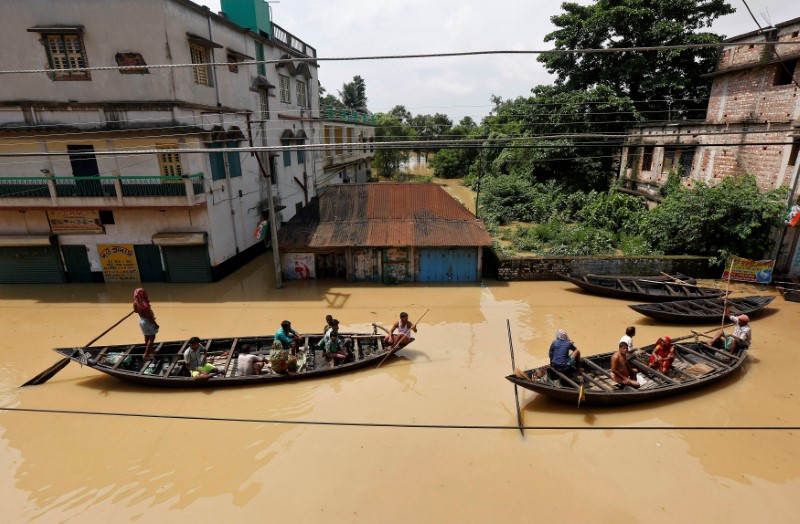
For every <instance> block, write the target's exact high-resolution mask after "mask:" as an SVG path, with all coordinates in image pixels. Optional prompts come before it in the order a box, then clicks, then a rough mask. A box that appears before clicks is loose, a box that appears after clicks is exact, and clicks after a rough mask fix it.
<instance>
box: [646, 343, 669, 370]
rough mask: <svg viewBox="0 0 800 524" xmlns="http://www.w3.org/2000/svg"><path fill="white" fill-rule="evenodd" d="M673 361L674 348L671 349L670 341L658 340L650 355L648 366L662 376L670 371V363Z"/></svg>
mask: <svg viewBox="0 0 800 524" xmlns="http://www.w3.org/2000/svg"><path fill="white" fill-rule="evenodd" d="M674 361H675V348H674V347H672V339H670V338H669V337H663V338H659V339H658V341H657V342H656V347H655V348H654V349H653V352H652V353H651V354H650V362H649V363H648V365H649V366H650V367H651V368H652V369H655V370H657V371H660V372H661V373H663V374H664V375H666V374H668V373H669V372H670V369H672V363H673V362H674Z"/></svg>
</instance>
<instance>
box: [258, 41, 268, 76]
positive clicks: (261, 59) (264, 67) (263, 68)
mask: <svg viewBox="0 0 800 524" xmlns="http://www.w3.org/2000/svg"><path fill="white" fill-rule="evenodd" d="M256 61H258V62H262V63H259V64H257V65H256V72H257V73H258V74H259V75H261V76H267V65H266V64H264V63H263V62H264V44H262V43H261V42H256Z"/></svg>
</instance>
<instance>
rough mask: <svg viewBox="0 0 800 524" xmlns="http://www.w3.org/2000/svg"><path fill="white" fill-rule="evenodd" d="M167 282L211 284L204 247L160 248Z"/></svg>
mask: <svg viewBox="0 0 800 524" xmlns="http://www.w3.org/2000/svg"><path fill="white" fill-rule="evenodd" d="M161 249H162V250H163V252H164V262H165V264H166V266H167V282H211V263H210V262H209V259H208V250H207V248H206V246H204V245H203V246H162V248H161Z"/></svg>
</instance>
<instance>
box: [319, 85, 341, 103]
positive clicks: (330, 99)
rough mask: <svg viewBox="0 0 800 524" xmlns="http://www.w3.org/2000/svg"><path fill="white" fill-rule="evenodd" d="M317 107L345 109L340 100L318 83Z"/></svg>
mask: <svg viewBox="0 0 800 524" xmlns="http://www.w3.org/2000/svg"><path fill="white" fill-rule="evenodd" d="M319 107H320V109H323V108H333V109H345V107H344V104H343V103H342V101H341V100H339V99H338V98H337V97H336V96H335V95H332V94H330V93H328V92H327V89H325V88H324V87H322V84H320V86H319Z"/></svg>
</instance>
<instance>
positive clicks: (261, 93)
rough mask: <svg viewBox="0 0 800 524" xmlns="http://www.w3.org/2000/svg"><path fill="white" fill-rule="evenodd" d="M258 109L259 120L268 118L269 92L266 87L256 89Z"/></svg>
mask: <svg viewBox="0 0 800 524" xmlns="http://www.w3.org/2000/svg"><path fill="white" fill-rule="evenodd" d="M258 109H259V112H260V113H261V120H269V94H268V93H267V90H266V89H259V90H258Z"/></svg>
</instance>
